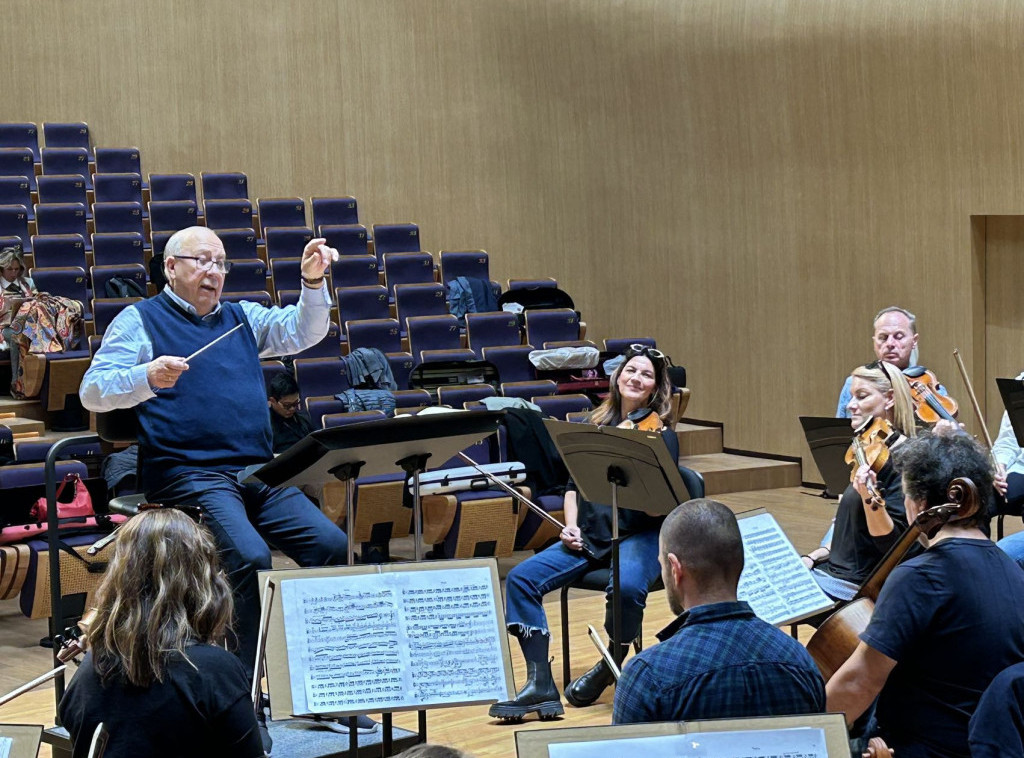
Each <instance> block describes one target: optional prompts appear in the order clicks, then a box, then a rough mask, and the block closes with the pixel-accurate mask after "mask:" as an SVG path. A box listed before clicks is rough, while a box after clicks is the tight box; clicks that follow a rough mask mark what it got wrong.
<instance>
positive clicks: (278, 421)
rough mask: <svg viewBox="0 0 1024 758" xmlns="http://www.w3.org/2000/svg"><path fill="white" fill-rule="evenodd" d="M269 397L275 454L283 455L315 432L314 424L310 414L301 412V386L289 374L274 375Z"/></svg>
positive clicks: (268, 403) (284, 372)
mask: <svg viewBox="0 0 1024 758" xmlns="http://www.w3.org/2000/svg"><path fill="white" fill-rule="evenodd" d="M268 395H269V397H268V398H267V405H268V406H270V428H271V431H273V433H274V452H275V453H283V452H284V451H285V450H287V449H288V448H290V447H291V446H292V445H294V444H295V443H296V442H298V441H299V440H301V439H302V438H303V437H305V436H306V435H307V434H309V433H310V432H311V431H313V422H312V421H310V420H309V414H307V413H306V412H305V411H300V410H299V407H300V405H301V402H300V400H299V385H298V384H296V383H295V379H294V378H293V377H292V375H291V374H289V373H288V372H286V371H282V372H280V373H279V374H275V375H274V378H273V379H271V380H270V387H269V388H268Z"/></svg>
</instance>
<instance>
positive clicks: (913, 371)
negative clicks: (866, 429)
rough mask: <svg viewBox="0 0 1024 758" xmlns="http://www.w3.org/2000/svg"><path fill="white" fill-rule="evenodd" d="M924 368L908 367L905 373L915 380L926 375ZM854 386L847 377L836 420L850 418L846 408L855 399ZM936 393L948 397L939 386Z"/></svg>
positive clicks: (851, 379)
mask: <svg viewBox="0 0 1024 758" xmlns="http://www.w3.org/2000/svg"><path fill="white" fill-rule="evenodd" d="M924 371H925V368H924V366H907V367H906V368H905V369H903V373H904V374H906V375H907V377H908V379H913V378H915V377H917V376H920V375H921V374H922V373H924ZM851 384H853V377H852V376H847V377H846V383H845V384H843V389H842V390H840V392H839V405H838V406H836V418H850V411H849V410H848V409H847V408H846V406H848V405H849V404H850V399H851V398H852V397H853V393H852V392H850V385H851ZM935 389H936V391H937V392H938V393H939V394H940V395H942V396H943V397H946V396H948V394H949V393H948V392H946V388H945V387H944V386H943V385H941V384H939V385H937V386H936V387H935Z"/></svg>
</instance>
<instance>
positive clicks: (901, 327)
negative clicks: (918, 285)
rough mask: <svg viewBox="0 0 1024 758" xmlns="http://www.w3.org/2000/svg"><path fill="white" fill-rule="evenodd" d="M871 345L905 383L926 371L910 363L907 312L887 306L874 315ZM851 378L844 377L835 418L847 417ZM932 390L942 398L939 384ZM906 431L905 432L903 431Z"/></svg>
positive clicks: (913, 335) (911, 327) (913, 338)
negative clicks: (901, 376) (896, 369)
mask: <svg viewBox="0 0 1024 758" xmlns="http://www.w3.org/2000/svg"><path fill="white" fill-rule="evenodd" d="M871 329H872V332H871V345H872V347H873V348H874V351H875V357H876V358H877V359H878V360H879V361H885V362H886V363H892V364H894V365H895V366H896V367H897V368H898V369H899V370H900V371H902V372H903V374H904V376H906V377H907V379H909V380H911V381H912V380H914V379H916V378H917V377H919V376H922V375H923V374H924V372H925V371H927V370H928V369H926V368H925V367H924V366H918V365H916V364H915V363H914V358H915V357H916V356H915V351H916V350H917V340H918V334H917V316H915V315H914V314H913V313H911V312H910V311H908V310H905V309H903V308H899V307H897V306H895V305H890V306H889V307H888V308H883V309H882V310H880V311H879V312H878V313H877V314H876V315H875V320H874V321H872V322H871ZM851 383H852V377H847V378H846V383H845V384H844V385H843V389H842V390H841V391H840V393H839V405H838V407H837V408H836V417H837V418H849V416H850V409H849V408H850V396H851V394H852V392H851ZM935 389H936V391H937V392H938V393H939V394H940V395H945V394H947V393H946V388H945V387H943V386H942V385H941V384H939V385H938V386H937V387H936V388H935ZM903 431H905V432H908V433H909V432H910V430H909V429H904V430H903Z"/></svg>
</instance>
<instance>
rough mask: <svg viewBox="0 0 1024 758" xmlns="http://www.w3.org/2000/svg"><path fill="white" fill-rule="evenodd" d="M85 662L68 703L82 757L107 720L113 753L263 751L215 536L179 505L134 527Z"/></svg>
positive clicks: (122, 541) (124, 535)
mask: <svg viewBox="0 0 1024 758" xmlns="http://www.w3.org/2000/svg"><path fill="white" fill-rule="evenodd" d="M96 602H97V612H96V617H95V619H94V620H93V622H92V623H91V624H90V626H89V639H88V647H89V652H88V653H86V656H85V660H84V661H83V662H82V665H81V667H80V668H79V669H78V672H77V673H76V674H75V677H74V679H72V680H71V684H70V686H69V687H68V690H67V692H66V693H65V694H64V698H63V699H62V700H61V702H60V709H59V710H60V717H61V722H62V723H63V724H64V725H65V726H66V727H67V729H68V731H69V732H70V734H71V739H72V742H73V744H74V748H73V755H74V756H75V758H80V757H84V756H86V755H87V754H88V753H89V744H90V741H91V738H92V735H93V732H94V731H95V729H96V726H97V724H99V723H101V722H102V723H103V724H104V725H105V726H106V728H107V731H108V732H109V733H110V737H109V742H108V743H107V747H106V751H105V752H104V756H106V758H120V757H121V756H143V755H144V756H149V757H150V758H154V757H155V758H159V757H160V756H167V757H168V758H170V757H171V756H181V755H188V756H211V758H212V757H213V756H225V755H231V756H239V758H255V757H256V756H262V755H263V754H264V753H263V743H262V741H261V739H260V733H259V729H258V727H257V722H256V713H255V710H254V708H253V702H252V699H251V695H250V691H249V679H248V672H246V671H245V669H244V667H243V666H242V663H241V661H240V660H239V659H238V658H237V657H236V656H234V655H233V654H231V653H229V652H228V651H227V650H225V649H224V647H223V643H224V639H225V635H226V634H227V632H228V626H229V624H230V623H231V612H232V609H233V603H232V598H231V588H230V587H229V586H228V582H227V579H226V578H225V576H224V573H223V572H222V571H221V569H220V560H219V558H218V555H217V548H216V546H215V545H214V541H213V537H212V536H211V535H210V533H209V532H208V531H207V530H206V529H205V528H203V527H200V526H198V525H197V524H196V523H194V522H193V521H192V520H191V519H190V518H189V517H188V516H186V515H185V514H184V513H181V512H179V511H177V510H173V509H169V508H168V509H158V510H151V511H144V512H142V513H141V514H140V515H138V516H136V517H135V518H133V519H131V520H130V521H128V522H126V523H125V525H124V526H123V527H121V529H120V530H119V531H118V538H117V543H116V547H115V550H114V557H113V559H112V560H111V563H110V566H109V568H108V569H107V573H106V575H105V576H104V578H103V583H102V584H101V585H100V588H99V591H98V594H97V597H96Z"/></svg>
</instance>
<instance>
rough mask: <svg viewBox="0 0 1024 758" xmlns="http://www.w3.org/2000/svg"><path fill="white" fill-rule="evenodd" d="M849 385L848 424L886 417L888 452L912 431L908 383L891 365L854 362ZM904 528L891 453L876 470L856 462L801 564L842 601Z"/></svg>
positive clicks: (866, 575)
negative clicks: (824, 531) (875, 495)
mask: <svg viewBox="0 0 1024 758" xmlns="http://www.w3.org/2000/svg"><path fill="white" fill-rule="evenodd" d="M848 386H849V389H850V398H849V403H848V408H847V410H848V412H849V416H850V426H851V428H852V429H857V428H859V427H861V426H862V425H866V424H868V423H870V422H871V420H872V419H873V418H880V419H885V420H886V421H888V422H889V423H890V424H891V425H892V426H893V429H894V431H895V432H896V434H895V437H894V438H893V439H890V440H888V446H889V449H890V450H891V451H892V450H896V449H898V447H899V446H900V445H901V444H902V443H903V441H904V440H905V439H906V437H905V436H904V434H909V435H911V436H913V435H914V434H915V433H916V427H915V422H914V405H913V401H912V400H911V397H910V388H909V387H908V385H907V380H906V378H905V377H904V376H903V374H901V373H900V371H899V369H897V368H896V366H894V365H893V364H891V363H882V362H877V361H876V362H875V363H872V364H869V365H868V366H859V367H858V368H856V369H854V370H853V373H852V374H851V375H850V382H849V385H848ZM869 483H870V484H871V485H872V486H874V487H875V488H876V489H877V490H878V492H879V494H880V495H881V496H882V497H883V498H884V500H885V506H884V507H879V506H878V505H877V504H876V503H874V502H873V500H872V497H871V495H870V493H869V491H868V484H869ZM906 529H907V516H906V511H905V510H904V508H903V490H902V489H901V487H900V477H899V474H898V473H896V469H895V468H894V467H893V462H892V458H890V459H889V461H888V462H887V463H886V464H885V465H884V466H883V467H882V469H881V470H880V471H879V472H878V473H877V474H875V472H873V471H871V470H870V469H869V468H868V467H867V466H860V467H859V468H858V469H857V471H856V472H854V478H853V482H852V483H851V484H850V486H849V487H847V488H846V492H844V493H843V496H842V497H841V498H840V499H839V508H838V510H837V511H836V517H835V520H834V522H833V528H832V530H831V531H830V535H831V537H830V538H829V537H828V536H827V537H826V540H825V542H824V544H823V545H822V546H821V547H818V548H815V549H814V550H812V551H811V552H810V553H809V554H808V555H805V556H804V563H805V564H806V565H807V567H808V568H810V569H812V574H813V576H814V578H815V580H816V581H817V582H818V584H819V585H820V586H821V588H822V590H823V591H824V592H825V593H826V594H827V595H828V596H829V597H831V598H832V599H833V600H842V601H844V602H845V601H848V600H851V599H852V598H853V596H854V595H855V594H856V593H857V590H858V589H859V588H860V585H861V584H863V583H864V581H865V580H866V579H867V578H868V576H870V575H871V571H872V570H873V569H874V567H875V566H876V565H877V564H878V562H879V561H880V560H882V558H883V557H884V556H885V554H886V552H887V551H888V550H889V548H891V547H892V546H893V545H895V544H896V542H897V541H898V540H899V538H900V536H901V535H902V534H903V532H904V531H906Z"/></svg>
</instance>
